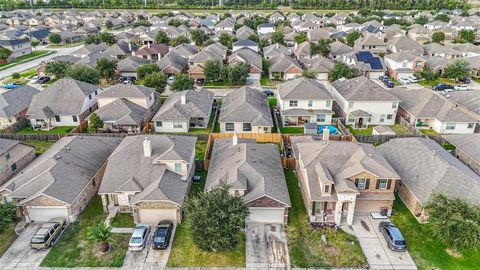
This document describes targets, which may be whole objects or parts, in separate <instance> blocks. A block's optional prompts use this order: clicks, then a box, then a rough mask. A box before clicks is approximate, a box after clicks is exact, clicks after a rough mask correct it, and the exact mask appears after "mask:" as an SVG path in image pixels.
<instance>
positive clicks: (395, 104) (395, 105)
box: [392, 101, 398, 109]
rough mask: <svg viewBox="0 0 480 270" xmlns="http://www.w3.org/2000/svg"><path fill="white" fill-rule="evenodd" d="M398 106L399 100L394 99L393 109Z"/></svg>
mask: <svg viewBox="0 0 480 270" xmlns="http://www.w3.org/2000/svg"><path fill="white" fill-rule="evenodd" d="M397 106H398V102H397V101H394V102H393V103H392V109H396V108H397Z"/></svg>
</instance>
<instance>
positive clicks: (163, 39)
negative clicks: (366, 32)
mask: <svg viewBox="0 0 480 270" xmlns="http://www.w3.org/2000/svg"><path fill="white" fill-rule="evenodd" d="M169 42H170V38H168V36H167V33H165V32H163V31H158V33H157V34H156V35H155V43H157V44H168V43H169Z"/></svg>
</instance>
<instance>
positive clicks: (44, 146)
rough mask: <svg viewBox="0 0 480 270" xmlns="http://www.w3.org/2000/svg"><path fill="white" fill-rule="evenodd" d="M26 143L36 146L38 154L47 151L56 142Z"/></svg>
mask: <svg viewBox="0 0 480 270" xmlns="http://www.w3.org/2000/svg"><path fill="white" fill-rule="evenodd" d="M25 143H27V144H30V145H33V146H35V152H36V153H37V155H40V154H43V152H45V151H47V149H48V148H50V146H52V145H53V144H54V143H55V142H52V141H25Z"/></svg>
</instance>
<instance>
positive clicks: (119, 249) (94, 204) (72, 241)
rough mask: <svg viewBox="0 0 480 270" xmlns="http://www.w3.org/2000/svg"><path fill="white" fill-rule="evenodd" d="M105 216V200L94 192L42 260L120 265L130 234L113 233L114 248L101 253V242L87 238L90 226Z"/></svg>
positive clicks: (78, 264) (74, 264) (70, 264)
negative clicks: (87, 203)
mask: <svg viewBox="0 0 480 270" xmlns="http://www.w3.org/2000/svg"><path fill="white" fill-rule="evenodd" d="M103 220H104V213H103V208H102V200H101V199H100V196H95V197H94V198H93V199H92V201H91V202H90V204H89V205H88V206H87V207H86V208H85V210H84V211H83V213H82V214H81V216H80V217H79V219H78V220H77V221H76V222H74V223H72V224H70V225H69V226H68V228H67V229H66V230H65V232H64V233H63V235H62V237H61V238H60V239H59V240H58V242H57V243H56V244H55V246H54V247H53V248H52V249H51V250H50V252H49V253H48V255H47V256H46V257H45V259H44V260H43V261H42V263H41V266H44V267H121V266H122V265H123V260H124V259H125V255H126V252H127V249H128V241H129V240H130V234H113V235H112V237H111V238H110V244H111V246H112V249H111V250H110V251H109V252H108V253H106V254H102V253H101V252H100V251H99V248H98V245H97V244H96V243H94V242H92V241H87V240H85V237H86V233H87V227H88V226H92V225H97V224H99V223H100V222H103Z"/></svg>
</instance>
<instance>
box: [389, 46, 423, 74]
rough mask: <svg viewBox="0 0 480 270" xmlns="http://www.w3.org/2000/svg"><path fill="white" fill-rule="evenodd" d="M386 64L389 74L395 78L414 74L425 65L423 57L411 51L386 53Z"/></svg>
mask: <svg viewBox="0 0 480 270" xmlns="http://www.w3.org/2000/svg"><path fill="white" fill-rule="evenodd" d="M384 59H385V66H386V67H387V72H388V75H389V76H390V77H392V78H394V79H398V78H405V77H408V76H413V74H414V73H415V72H418V71H422V70H423V68H424V67H425V64H426V62H425V60H424V59H423V57H421V56H419V55H418V54H415V53H413V52H411V51H402V52H397V53H391V54H388V55H385V58H384Z"/></svg>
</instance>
